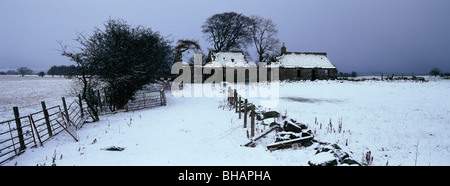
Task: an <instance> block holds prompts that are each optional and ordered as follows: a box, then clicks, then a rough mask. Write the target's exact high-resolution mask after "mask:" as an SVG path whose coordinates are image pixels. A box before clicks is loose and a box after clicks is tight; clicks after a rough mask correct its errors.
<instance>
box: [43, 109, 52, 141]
mask: <svg viewBox="0 0 450 186" xmlns="http://www.w3.org/2000/svg"><path fill="white" fill-rule="evenodd" d="M41 105H42V112H44V118H45V123H46V124H47V130H48V135H49V136H53V132H52V127H51V125H50V118H49V116H48V112H47V107H46V106H45V101H41Z"/></svg>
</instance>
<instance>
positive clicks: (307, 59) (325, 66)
mask: <svg viewBox="0 0 450 186" xmlns="http://www.w3.org/2000/svg"><path fill="white" fill-rule="evenodd" d="M277 62H278V63H279V65H280V75H279V76H280V80H316V79H319V80H328V79H337V75H338V70H337V68H336V66H334V65H333V64H332V63H331V61H330V60H329V59H328V57H327V53H318V52H286V47H285V46H284V42H283V46H282V47H281V56H279V57H277Z"/></svg>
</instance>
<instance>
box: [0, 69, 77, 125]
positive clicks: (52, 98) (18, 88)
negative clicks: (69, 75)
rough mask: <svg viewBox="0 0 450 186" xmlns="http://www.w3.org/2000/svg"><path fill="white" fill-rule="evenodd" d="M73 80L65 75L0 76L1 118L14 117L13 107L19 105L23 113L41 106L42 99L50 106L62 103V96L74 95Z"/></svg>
mask: <svg viewBox="0 0 450 186" xmlns="http://www.w3.org/2000/svg"><path fill="white" fill-rule="evenodd" d="M72 83H73V80H70V79H66V78H63V77H51V76H45V77H39V76H35V75H31V76H24V77H20V76H18V75H2V76H0V87H1V94H0V120H7V119H13V116H14V115H13V112H12V107H14V106H17V107H19V112H20V114H21V115H27V114H28V113H30V112H35V111H37V110H38V109H40V108H41V101H45V102H46V104H47V105H48V106H53V105H56V104H61V97H63V96H65V97H72V96H73V95H72V94H71V89H72V88H71V87H72Z"/></svg>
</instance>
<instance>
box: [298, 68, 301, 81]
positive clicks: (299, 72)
mask: <svg viewBox="0 0 450 186" xmlns="http://www.w3.org/2000/svg"><path fill="white" fill-rule="evenodd" d="M301 77H302V70H300V69H297V79H301Z"/></svg>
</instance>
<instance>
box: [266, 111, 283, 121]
mask: <svg viewBox="0 0 450 186" xmlns="http://www.w3.org/2000/svg"><path fill="white" fill-rule="evenodd" d="M263 115H264V119H267V118H278V117H280V113H278V112H277V111H269V112H264V113H263Z"/></svg>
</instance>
